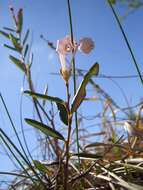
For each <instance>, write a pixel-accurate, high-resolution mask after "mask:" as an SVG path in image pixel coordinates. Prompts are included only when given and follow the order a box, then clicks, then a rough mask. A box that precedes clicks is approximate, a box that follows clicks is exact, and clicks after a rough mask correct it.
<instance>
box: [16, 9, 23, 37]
mask: <svg viewBox="0 0 143 190" xmlns="http://www.w3.org/2000/svg"><path fill="white" fill-rule="evenodd" d="M22 26H23V9H19V11H18V14H17V32H18V33H21V31H22Z"/></svg>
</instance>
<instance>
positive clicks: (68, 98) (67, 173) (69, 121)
mask: <svg viewBox="0 0 143 190" xmlns="http://www.w3.org/2000/svg"><path fill="white" fill-rule="evenodd" d="M66 92H67V111H68V136H67V141H66V152H65V155H66V163H65V177H64V190H68V176H69V171H68V163H69V146H70V136H71V123H72V116H71V114H70V94H69V84H68V83H66Z"/></svg>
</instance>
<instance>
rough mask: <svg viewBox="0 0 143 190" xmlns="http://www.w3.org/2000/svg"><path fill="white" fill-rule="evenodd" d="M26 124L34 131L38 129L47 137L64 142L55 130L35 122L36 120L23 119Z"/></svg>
mask: <svg viewBox="0 0 143 190" xmlns="http://www.w3.org/2000/svg"><path fill="white" fill-rule="evenodd" d="M25 121H26V123H28V124H29V125H31V126H33V127H35V128H36V129H39V130H40V131H41V132H43V133H44V134H45V135H47V136H51V137H53V138H57V139H60V140H63V141H64V137H63V136H62V135H61V134H60V133H59V132H58V131H56V130H54V129H52V128H50V127H48V126H47V125H45V124H43V123H41V122H39V121H36V120H32V119H27V118H26V119H25Z"/></svg>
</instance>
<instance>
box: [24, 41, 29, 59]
mask: <svg viewBox="0 0 143 190" xmlns="http://www.w3.org/2000/svg"><path fill="white" fill-rule="evenodd" d="M28 48H29V45H28V44H26V47H25V51H24V58H25V57H26V55H27V52H28Z"/></svg>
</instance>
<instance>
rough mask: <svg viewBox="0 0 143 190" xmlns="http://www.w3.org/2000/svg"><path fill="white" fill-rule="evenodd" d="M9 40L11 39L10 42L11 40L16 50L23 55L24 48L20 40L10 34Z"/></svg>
mask: <svg viewBox="0 0 143 190" xmlns="http://www.w3.org/2000/svg"><path fill="white" fill-rule="evenodd" d="M9 38H10V40H11V42H12V44H13V46H14V47H15V49H16V50H17V51H18V52H20V53H21V50H22V48H21V45H20V44H19V42H18V41H19V39H18V38H16V37H15V36H14V35H13V34H9Z"/></svg>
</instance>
